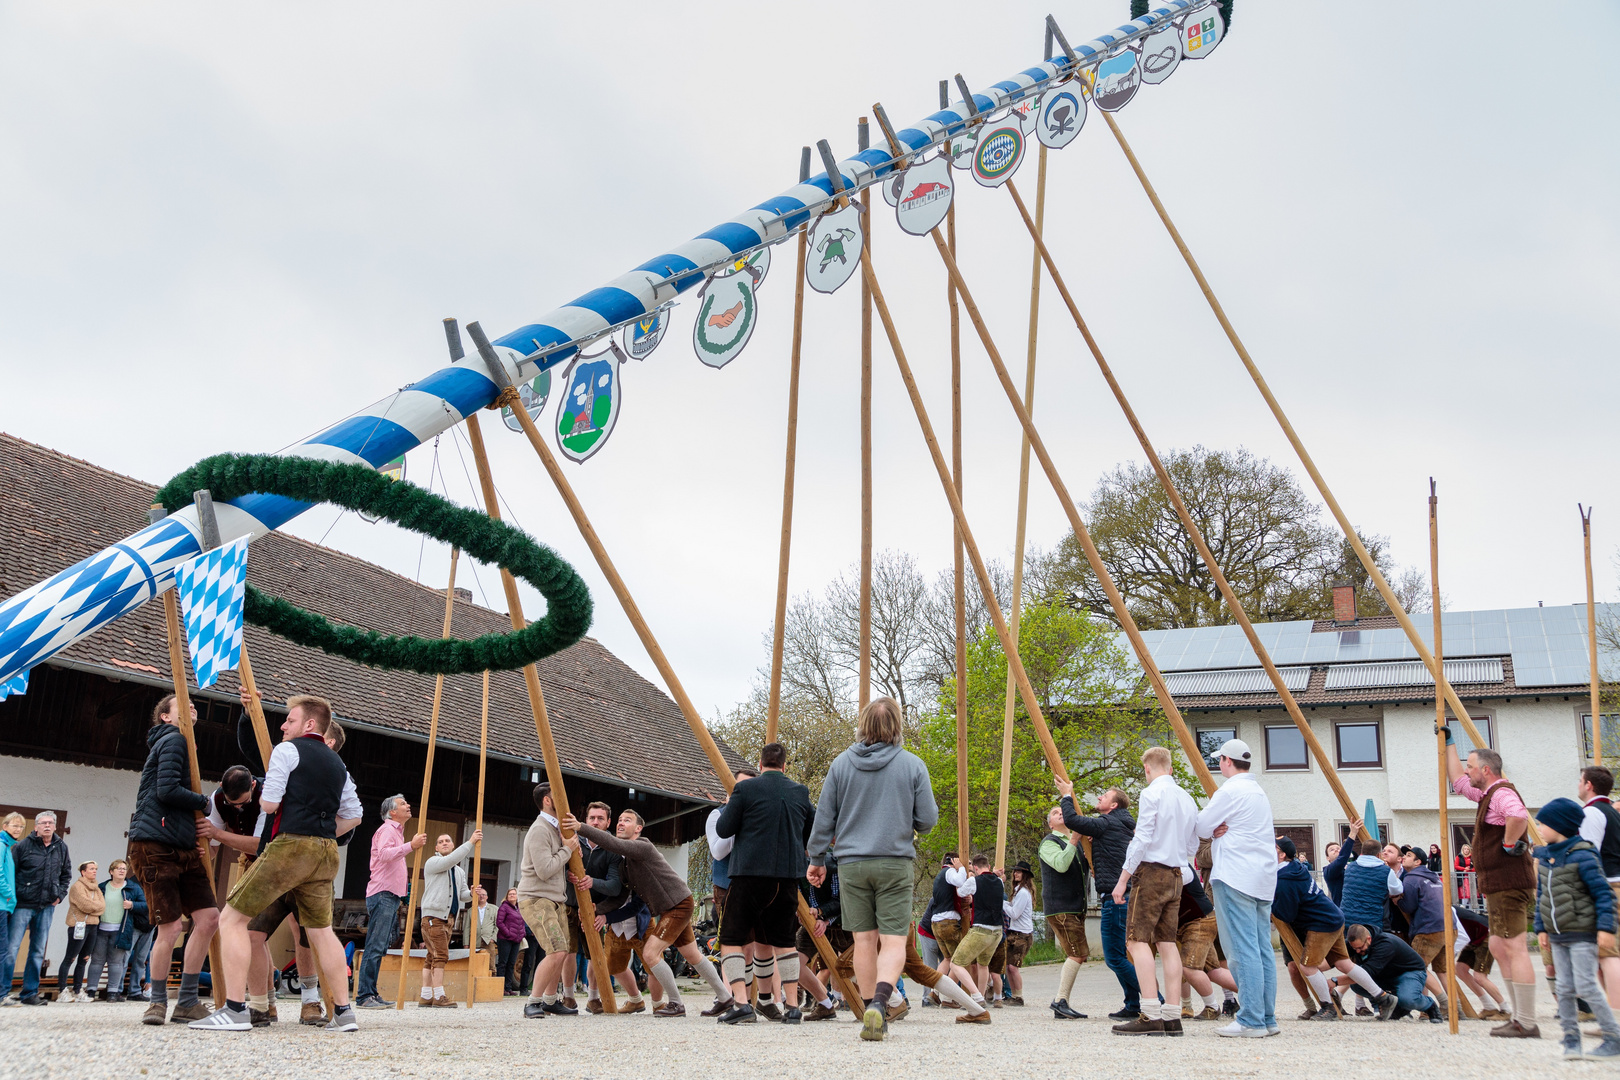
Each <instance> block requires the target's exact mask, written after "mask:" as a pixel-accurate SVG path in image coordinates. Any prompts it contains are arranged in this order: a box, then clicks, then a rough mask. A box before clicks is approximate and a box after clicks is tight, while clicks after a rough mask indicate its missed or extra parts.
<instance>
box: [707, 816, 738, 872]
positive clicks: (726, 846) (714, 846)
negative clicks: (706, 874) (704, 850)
mask: <svg viewBox="0 0 1620 1080" xmlns="http://www.w3.org/2000/svg"><path fill="white" fill-rule="evenodd" d="M723 810H725V807H723V806H717V807H715V808H714V809H713V810H710V811H709V820H708V821H707V822H706V823H705V824H704V826H703V832H704V834H705V835H707V836H708V838H709V857H710V858H713V859H724V858H725V857H726V856H728V855H730V854H731V845H733V844H735V843H736V842H737V838H736V837H735V836H721V835H720V834H719V833H718V832H717V831H715V826H717V825H719V824H720V813H721V811H723Z"/></svg>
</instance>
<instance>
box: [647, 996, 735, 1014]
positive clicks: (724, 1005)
mask: <svg viewBox="0 0 1620 1080" xmlns="http://www.w3.org/2000/svg"><path fill="white" fill-rule="evenodd" d="M735 1004H736V1002H735V1001H734V1000H733V999H731V998H726V1000H724V1001H716V1002H715V1003H714V1004H713V1005H710V1006H709V1007H708V1008H707V1009H704V1010H703V1011H702V1012H700V1013H698V1015H699V1016H719V1015H720V1014H721V1013H723V1012H725V1011H726V1010H727V1009H729V1008H731V1007H732V1006H733V1005H735ZM659 1008H660V1009H662V1008H663V1006H662V1005H660V1006H659ZM682 1015H685V1007H684V1006H683V1007H682Z"/></svg>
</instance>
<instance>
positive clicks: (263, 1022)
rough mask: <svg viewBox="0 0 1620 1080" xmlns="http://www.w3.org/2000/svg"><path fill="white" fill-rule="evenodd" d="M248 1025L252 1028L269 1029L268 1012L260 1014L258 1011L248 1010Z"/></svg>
mask: <svg viewBox="0 0 1620 1080" xmlns="http://www.w3.org/2000/svg"><path fill="white" fill-rule="evenodd" d="M248 1023H250V1024H252V1025H253V1026H254V1027H269V1026H270V1013H269V1011H268V1010H266V1011H264V1012H260V1011H259V1010H258V1009H249V1010H248Z"/></svg>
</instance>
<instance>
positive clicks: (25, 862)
mask: <svg viewBox="0 0 1620 1080" xmlns="http://www.w3.org/2000/svg"><path fill="white" fill-rule="evenodd" d="M4 857H5V855H4V854H3V853H0V858H4ZM10 857H11V861H12V863H13V864H14V865H15V868H16V871H17V906H18V907H20V908H25V907H29V908H42V907H50V906H51V905H52V904H55V903H58V902H60V901H61V899H62V898H63V897H65V896H66V895H67V891H68V886H69V885H72V884H73V856H71V855H69V854H68V846H67V841H66V840H63V839H62V838H61V837H60V836H57V837H55V838H54V839H52V840H51V842H50V845H49V846H48V847H47V846H46V845H45V844H44V843H42V842H41V841H40V839H39V833H37V832H36V833H29V834H28V835H27V836H25V837H23V838H22V839H21V840H19V841H17V842H16V843H15V844H13V845H12V846H11V856H10Z"/></svg>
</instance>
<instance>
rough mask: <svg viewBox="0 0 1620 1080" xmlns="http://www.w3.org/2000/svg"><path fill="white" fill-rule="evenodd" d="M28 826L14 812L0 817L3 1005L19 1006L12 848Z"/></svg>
mask: <svg viewBox="0 0 1620 1080" xmlns="http://www.w3.org/2000/svg"><path fill="white" fill-rule="evenodd" d="M27 828H28V822H27V819H26V818H24V817H23V816H22V815H21V814H19V813H17V812H15V811H13V812H12V813H9V814H7V815H6V816H5V819H4V820H0V976H3V977H4V981H3V982H0V1005H15V1004H17V1003H16V1002H15V1001H13V1000H11V980H12V978H13V977H15V975H16V973H17V950H16V949H14V948H12V947H11V917H12V914H13V913H14V912H15V911H16V910H17V864H16V863H14V862H12V861H11V849H12V848H13V847H15V846H16V843H17V841H19V840H21V839H22V838H23V831H24V830H25V829H27Z"/></svg>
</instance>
